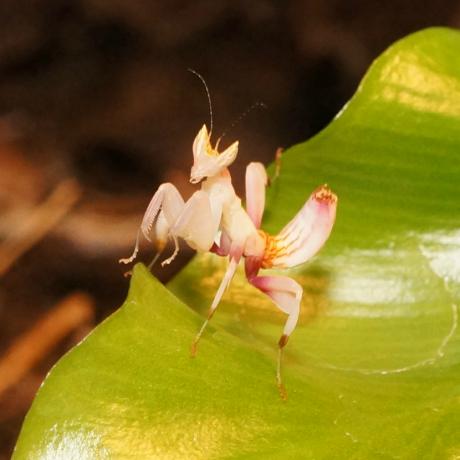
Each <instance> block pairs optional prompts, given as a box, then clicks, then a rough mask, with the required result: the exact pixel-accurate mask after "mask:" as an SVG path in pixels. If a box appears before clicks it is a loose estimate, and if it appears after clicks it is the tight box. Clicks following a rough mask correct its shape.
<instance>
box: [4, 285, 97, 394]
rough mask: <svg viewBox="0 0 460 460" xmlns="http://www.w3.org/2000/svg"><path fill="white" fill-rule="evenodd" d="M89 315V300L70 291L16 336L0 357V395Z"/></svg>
mask: <svg viewBox="0 0 460 460" xmlns="http://www.w3.org/2000/svg"><path fill="white" fill-rule="evenodd" d="M92 318H93V302H92V300H91V298H90V297H89V296H88V295H86V294H83V293H75V294H71V295H69V296H68V297H66V298H65V299H63V300H62V301H61V302H60V303H58V304H57V305H56V306H55V307H54V308H52V309H51V310H50V311H49V312H48V313H46V315H45V316H44V317H43V318H41V319H40V320H39V321H38V322H37V323H36V324H35V325H34V326H33V327H32V329H31V330H29V331H27V332H25V333H24V334H23V335H21V336H19V337H18V338H17V339H16V340H15V341H14V342H13V343H12V345H11V346H10V348H9V349H8V350H7V351H6V353H5V354H4V356H3V357H2V358H1V359H0V397H1V396H2V395H3V394H4V392H5V391H6V390H7V389H8V388H10V387H12V386H13V385H15V384H16V383H17V382H19V381H20V380H21V378H22V377H24V376H25V375H26V374H27V373H28V372H29V371H30V370H31V369H32V368H33V367H34V366H35V365H36V364H37V363H38V362H39V361H40V360H41V359H42V358H43V357H44V356H46V354H47V353H48V352H49V351H50V350H51V349H52V348H53V347H54V346H56V345H57V344H58V343H59V341H60V340H62V339H63V338H64V337H66V336H67V335H68V334H69V333H70V332H72V331H73V330H75V329H76V328H77V327H78V326H81V325H82V324H85V323H87V322H88V321H91V320H92Z"/></svg>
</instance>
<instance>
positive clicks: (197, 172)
mask: <svg viewBox="0 0 460 460" xmlns="http://www.w3.org/2000/svg"><path fill="white" fill-rule="evenodd" d="M218 145H219V141H217V143H216V146H215V147H214V148H213V147H212V145H211V136H210V134H209V133H208V129H207V128H206V125H203V127H202V128H201V129H200V131H199V133H198V134H197V136H196V137H195V140H194V141H193V166H192V170H191V172H190V182H191V183H192V184H197V183H198V182H200V181H201V180H202V179H204V178H205V177H212V176H217V175H218V174H219V173H221V172H222V171H223V170H224V169H225V168H227V167H228V166H230V165H231V164H232V163H233V162H234V161H235V158H236V155H237V153H238V141H236V142H234V143H233V144H232V145H231V146H230V147H228V148H227V149H225V150H224V151H223V152H222V153H219V152H218V151H217V148H218Z"/></svg>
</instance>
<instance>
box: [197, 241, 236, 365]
mask: <svg viewBox="0 0 460 460" xmlns="http://www.w3.org/2000/svg"><path fill="white" fill-rule="evenodd" d="M240 258H241V250H239V249H238V250H237V251H234V250H233V248H232V250H231V251H230V263H229V264H228V267H227V271H226V272H225V275H224V277H223V278H222V281H221V282H220V285H219V288H218V289H217V292H216V295H215V296H214V300H213V301H212V304H211V307H210V308H209V311H208V317H207V318H206V320H205V322H204V323H203V325H202V326H201V328H200V330H199V331H198V334H197V335H196V337H195V340H194V341H193V343H192V348H191V355H192V357H194V356H195V355H196V352H197V347H198V342H199V341H200V339H201V336H202V335H203V332H204V330H205V329H206V326H207V325H208V323H209V321H210V319H211V318H212V316H213V315H214V312H215V311H216V309H217V307H218V306H219V303H220V301H221V299H222V296H223V295H224V293H225V291H226V289H227V288H228V286H229V284H230V282H231V281H232V278H233V276H234V275H235V272H236V269H237V267H238V263H239V261H240Z"/></svg>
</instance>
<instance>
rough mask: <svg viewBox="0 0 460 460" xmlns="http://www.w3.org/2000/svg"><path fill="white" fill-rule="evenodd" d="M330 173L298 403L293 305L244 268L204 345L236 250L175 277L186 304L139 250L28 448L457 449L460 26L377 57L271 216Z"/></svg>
mask: <svg viewBox="0 0 460 460" xmlns="http://www.w3.org/2000/svg"><path fill="white" fill-rule="evenodd" d="M242 148H244V147H243V146H242ZM325 182H327V183H328V184H329V185H330V186H331V188H332V189H333V190H334V191H335V192H336V193H337V194H338V196H339V206H338V217H337V223H336V226H335V228H334V231H333V235H332V237H331V239H330V240H329V242H328V243H327V246H326V248H325V249H324V250H323V251H322V252H321V253H320V254H319V255H318V256H317V257H316V258H315V259H314V261H313V262H312V263H310V264H308V265H306V266H304V267H301V269H299V270H296V271H291V272H290V273H291V275H292V276H293V277H294V278H295V279H297V280H298V281H299V282H301V284H302V285H303V286H304V290H305V294H304V299H303V303H302V315H301V319H300V323H299V326H298V328H297V329H296V331H295V332H294V334H293V336H292V339H291V341H290V343H289V345H288V346H287V349H286V356H285V358H286V359H285V366H284V378H285V382H286V386H287V388H288V392H289V400H288V401H287V402H285V403H284V402H282V401H281V400H280V398H279V396H278V393H277V389H276V386H275V384H274V372H275V358H276V341H277V339H278V337H279V335H280V333H281V330H282V326H283V323H284V320H285V317H284V316H283V315H282V314H281V313H279V312H277V311H276V307H274V305H273V304H272V303H271V302H270V301H269V300H267V299H266V298H264V297H263V296H262V295H261V294H259V293H258V292H257V291H256V290H255V289H254V288H252V287H250V286H249V285H248V284H247V283H246V282H245V280H244V277H243V276H242V274H241V273H240V274H239V275H238V277H237V279H235V280H234V282H233V283H232V285H231V288H230V290H229V291H228V292H227V294H226V295H225V297H224V301H223V302H222V304H221V306H220V307H219V310H218V312H217V313H216V315H215V317H214V318H213V320H212V325H211V326H210V327H209V329H208V331H207V332H206V334H205V335H204V337H203V340H202V342H201V344H200V349H199V353H198V356H197V358H196V359H190V357H189V348H190V344H191V342H192V340H193V337H194V335H195V333H196V331H197V329H198V328H199V326H200V324H201V322H202V318H201V317H200V316H199V315H197V314H196V312H195V311H194V310H196V311H198V312H199V313H204V312H205V311H206V309H207V307H208V306H209V303H210V301H211V299H212V297H213V295H214V292H215V290H216V288H217V285H218V283H219V281H220V279H221V277H222V275H223V271H224V269H225V262H224V261H222V260H221V259H218V258H217V257H216V256H212V255H204V256H199V257H197V258H195V259H194V261H192V263H191V264H189V266H188V267H186V269H185V270H184V271H183V272H182V273H181V274H180V275H179V276H178V277H177V278H176V279H175V280H174V282H173V283H171V286H170V288H171V290H172V291H173V292H174V293H175V295H176V296H177V297H179V298H180V299H182V301H183V302H184V303H182V302H181V301H179V300H178V299H177V298H176V297H175V296H174V295H173V294H171V293H170V292H169V291H168V290H167V289H166V288H164V287H163V286H161V285H160V284H159V283H158V282H157V281H155V280H154V279H153V278H152V277H151V276H150V275H149V274H148V273H147V272H146V270H145V268H144V267H143V266H140V265H139V266H137V267H136V270H135V274H134V277H133V280H132V285H131V289H130V293H129V296H128V299H127V301H126V303H125V304H124V305H123V307H122V308H121V309H120V310H119V311H118V312H116V313H115V314H114V315H112V317H110V318H109V319H108V320H106V321H105V322H104V323H103V324H102V325H100V326H99V327H98V328H97V329H96V330H95V331H94V332H93V333H92V334H91V335H90V336H89V337H88V338H87V339H86V340H85V341H84V342H83V343H82V344H80V345H79V346H78V347H76V348H75V349H74V350H72V352H70V353H69V354H68V355H67V356H66V357H64V358H63V359H62V360H61V361H60V362H59V363H58V365H57V366H56V367H55V368H54V369H53V371H52V372H51V374H50V376H49V377H48V378H47V380H46V382H45V384H44V385H43V387H42V388H41V390H40V391H39V394H38V396H37V398H36V400H35V402H34V404H33V406H32V409H31V410H30V412H29V414H28V416H27V418H26V420H25V424H24V427H23V430H22V433H21V436H20V439H19V441H18V445H17V448H16V452H15V457H14V458H15V459H26V458H30V459H51V458H53V459H55V458H59V459H60V458H62V459H74V458H75V459H77V458H78V459H86V458H87V459H93V458H110V459H112V458H123V459H124V458H132V459H135V458H136V459H137V458H139V459H142V458H168V459H169V458H171V459H175V458H178V459H182V458H191V459H193V458H197V459H198V458H206V459H207V458H219V459H230V458H241V459H243V458H244V459H249V458H270V459H272V458H273V459H275V458H279V459H286V458H305V459H308V458H328V459H329V458H350V459H351V458H356V459H368V458H373V459H387V458H388V459H389V458H414V459H415V458H417V459H420V458H430V459H431V458H433V459H439V458H452V459H453V458H458V457H459V456H460V333H459V331H458V328H457V316H458V312H457V303H458V302H459V298H460V33H458V32H455V31H452V30H447V29H429V30H426V31H422V32H419V33H417V34H414V35H412V36H409V37H407V38H406V39H404V40H402V41H400V42H398V43H396V44H395V45H394V46H393V47H391V48H390V49H389V50H387V51H386V52H385V53H384V54H383V55H382V56H380V57H379V58H378V59H377V60H376V62H375V63H374V64H373V66H372V67H371V69H370V70H369V72H368V73H367V75H366V76H365V78H364V79H363V81H362V83H361V85H360V87H359V88H358V90H357V92H356V94H355V96H354V97H353V99H352V100H351V101H350V103H349V104H348V105H347V106H346V107H345V109H344V110H343V111H342V112H341V113H340V114H339V116H338V117H337V118H336V119H335V120H334V121H333V122H332V123H331V124H330V125H329V127H328V128H326V129H325V130H324V131H323V132H322V133H320V134H319V135H318V136H316V137H315V138H313V139H311V140H310V141H308V142H306V143H304V144H300V145H297V146H295V147H293V148H291V149H289V151H287V152H286V153H285V155H284V156H283V163H282V170H281V175H280V177H279V178H278V179H277V180H276V181H275V182H274V184H273V186H272V187H271V188H270V189H269V190H268V206H267V212H266V215H265V218H264V224H263V227H264V228H265V229H266V230H268V231H270V232H272V233H276V232H277V231H278V230H279V229H281V228H282V227H283V226H284V224H285V223H286V222H287V221H288V220H290V219H291V218H292V217H293V216H294V215H295V213H296V212H297V211H298V210H299V209H300V207H301V206H302V204H303V202H304V201H305V200H306V199H307V198H308V196H309V194H310V192H311V191H312V190H313V189H314V188H315V187H316V186H317V185H318V184H320V183H325ZM187 305H188V306H187ZM190 307H191V308H190Z"/></svg>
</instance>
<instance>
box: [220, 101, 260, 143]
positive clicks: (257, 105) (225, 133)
mask: <svg viewBox="0 0 460 460" xmlns="http://www.w3.org/2000/svg"><path fill="white" fill-rule="evenodd" d="M266 108H267V106H266V104H264V103H263V102H260V101H257V102H254V104H252V105H251V106H250V107H249V108H247V109H246V110H245V111H244V112H243V113H242V114H241V115H240V116H239V117H238V118H236V119H235V120H233V122H232V124H231V125H230V127H229V128H227V129H226V130H225V131H224V132H223V134H222V135H221V136H220V137H219V139H218V140H217V143H216V145H218V144H219V142H220V141H221V139H222V138H223V137H224V136H226V135H227V134H228V133H229V131H231V130H232V129H233V128H234V127H235V126H236V125H237V124H238V123H239V122H240V121H241V120H242V119H243V118H246V116H247V115H248V114H249V113H250V112H252V111H253V110H254V109H266Z"/></svg>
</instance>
